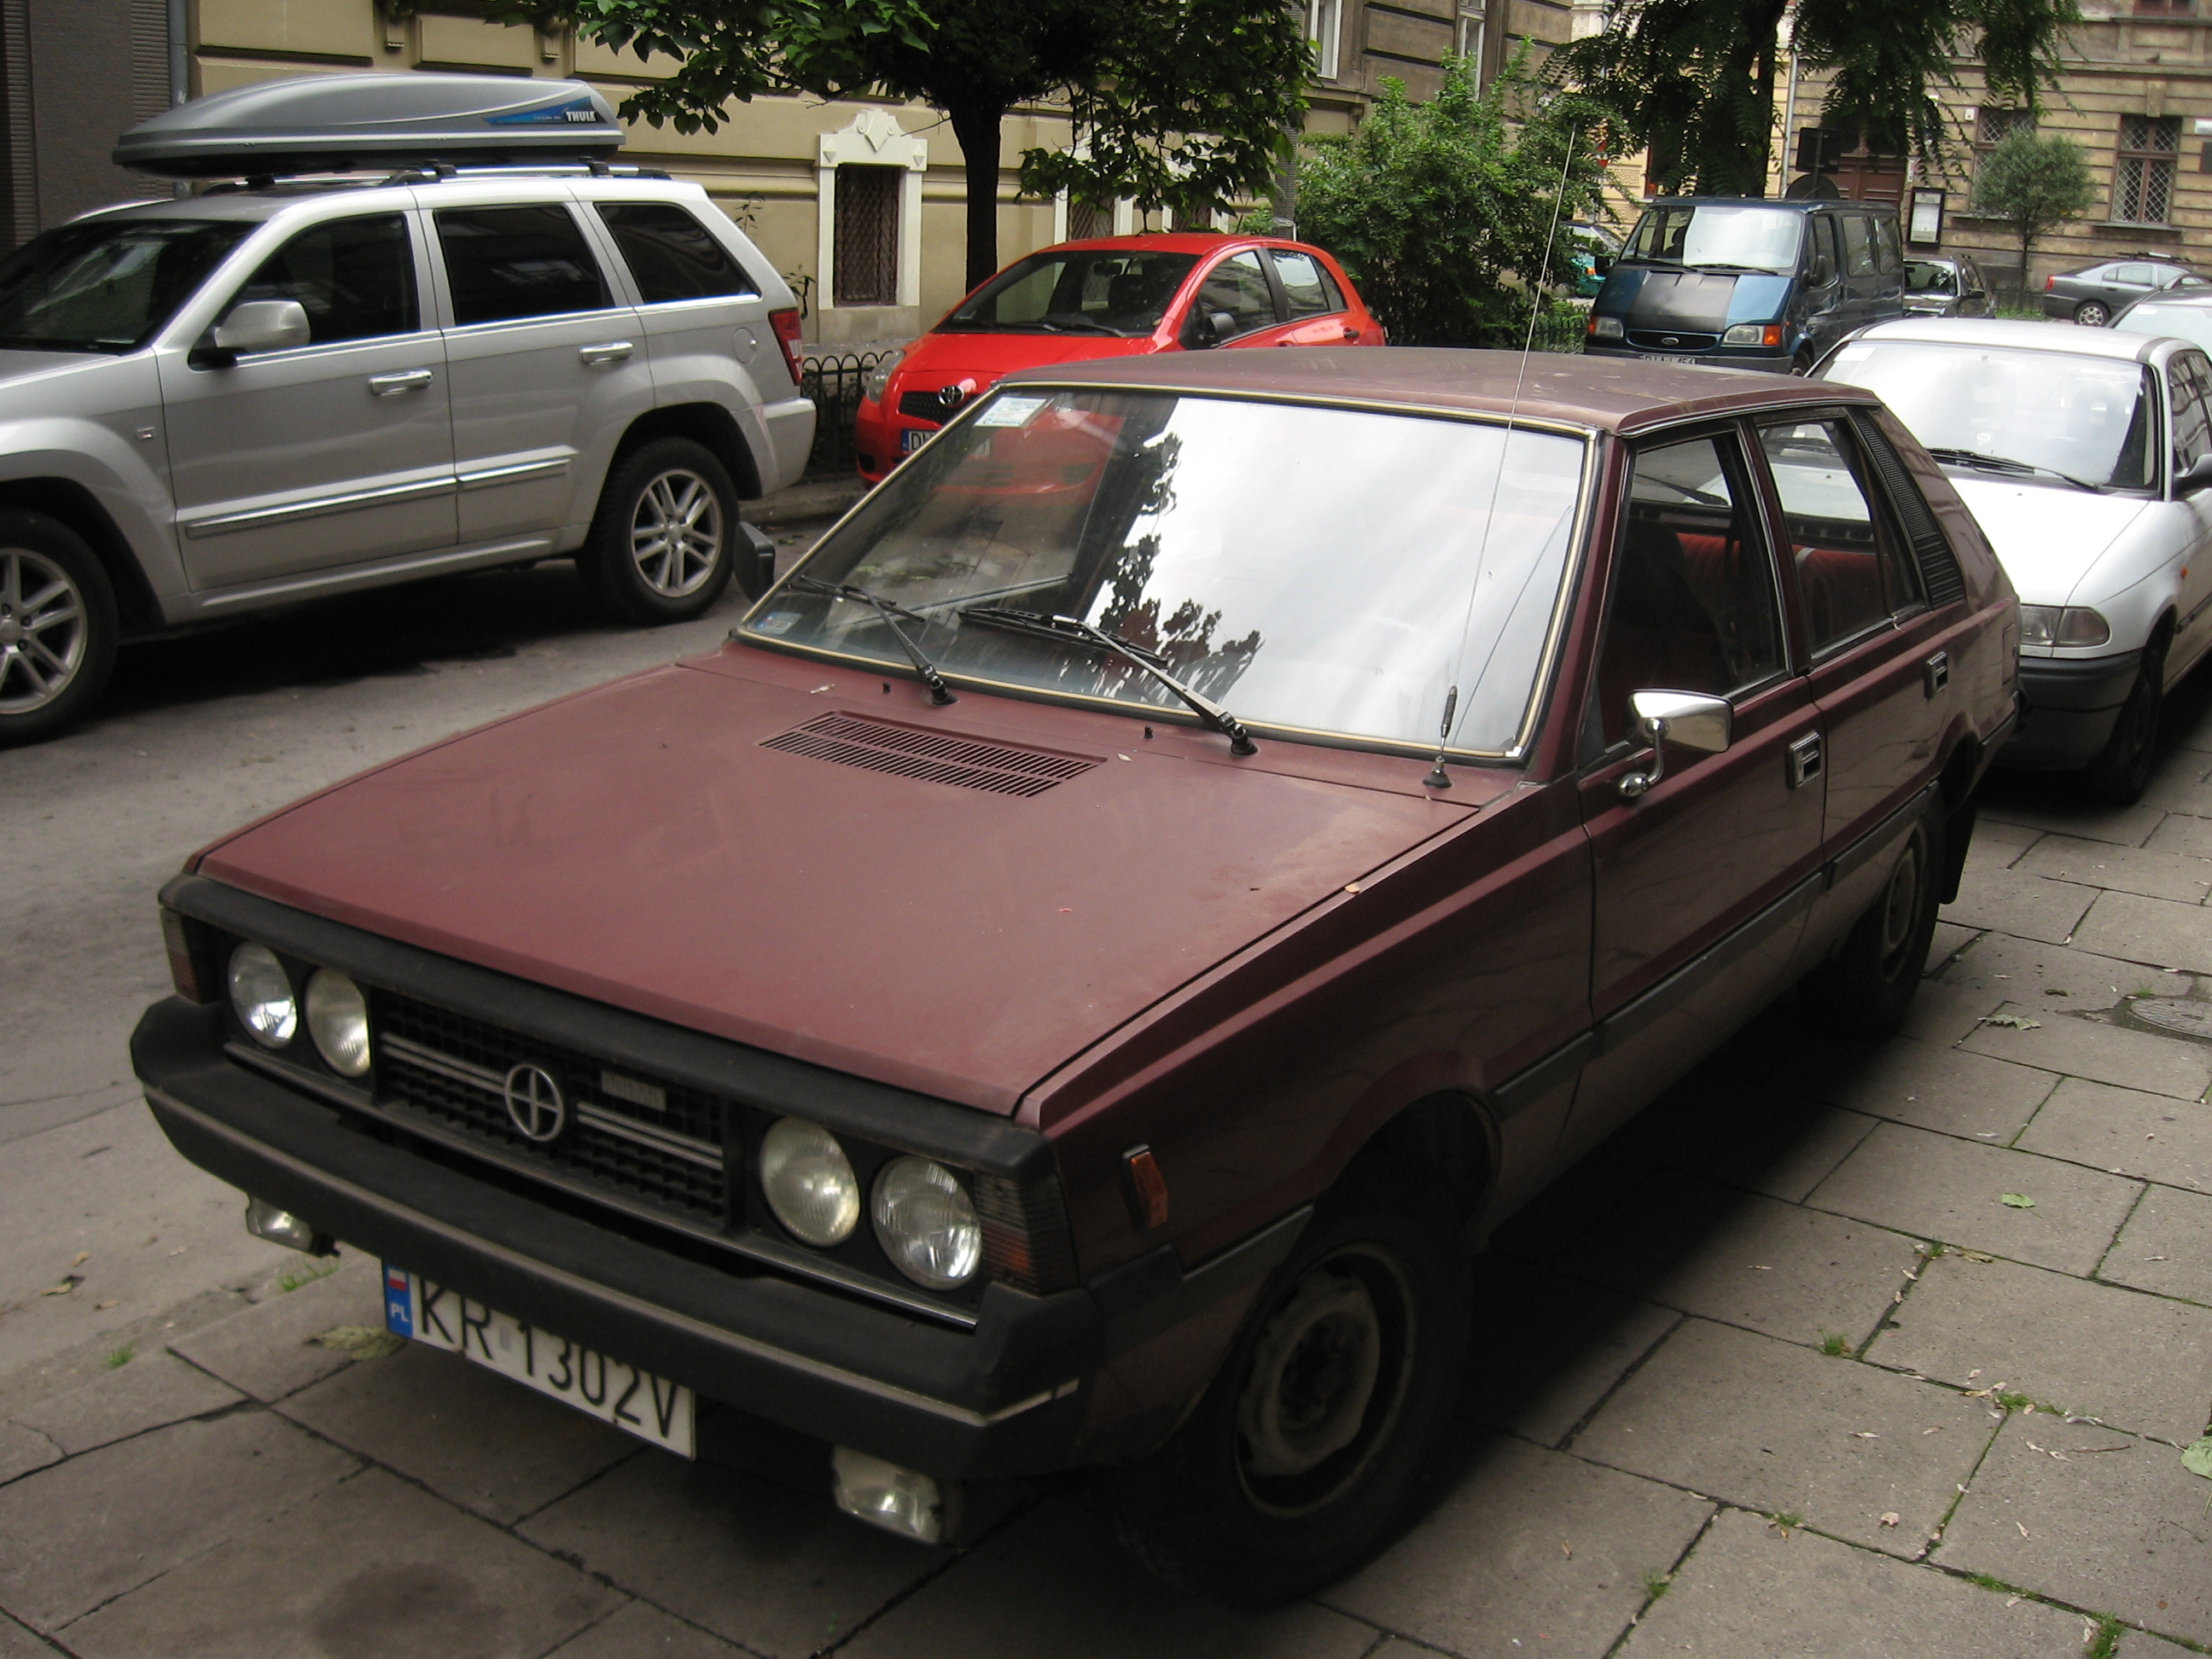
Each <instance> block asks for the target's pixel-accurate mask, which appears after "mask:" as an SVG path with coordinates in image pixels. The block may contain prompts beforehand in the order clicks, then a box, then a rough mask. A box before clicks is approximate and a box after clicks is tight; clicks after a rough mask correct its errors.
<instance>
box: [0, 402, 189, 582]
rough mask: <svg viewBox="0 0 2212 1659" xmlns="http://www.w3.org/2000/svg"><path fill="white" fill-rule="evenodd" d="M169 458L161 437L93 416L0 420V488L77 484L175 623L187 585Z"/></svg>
mask: <svg viewBox="0 0 2212 1659" xmlns="http://www.w3.org/2000/svg"><path fill="white" fill-rule="evenodd" d="M149 368H150V366H149ZM150 378H151V376H150V373H149V380H150ZM158 407H159V404H158V402H156V403H155V408H156V409H158ZM149 418H157V417H149ZM166 459H167V451H166V450H165V449H164V448H163V447H161V444H160V443H159V442H157V441H144V440H136V439H134V438H131V437H125V435H123V434H122V433H119V432H118V431H116V430H115V429H114V428H112V427H110V426H107V425H106V424H104V423H102V422H100V421H97V420H90V419H86V418H83V417H82V416H70V415H49V416H32V417H30V418H27V419H23V420H15V421H0V494H4V492H5V491H6V489H7V488H8V487H9V486H10V485H21V484H29V483H48V482H53V483H62V484H64V485H69V486H74V487H75V489H77V490H81V491H82V492H83V493H84V494H85V495H88V496H89V497H90V498H91V500H92V501H93V503H94V505H95V506H96V507H98V508H99V510H100V512H101V513H104V514H106V519H107V521H108V525H109V526H111V527H112V530H113V532H115V534H116V535H117V536H118V537H120V538H121V539H122V542H123V544H124V545H125V547H127V548H128V550H129V553H130V556H131V559H132V560H133V561H134V562H136V564H137V568H138V573H139V575H140V577H141V578H142V579H143V581H144V582H145V584H146V586H147V588H148V589H149V591H150V592H151V593H152V596H153V598H154V600H155V604H156V605H158V606H159V607H160V609H161V613H162V614H161V619H162V620H163V621H164V622H177V621H180V620H182V619H183V618H182V605H183V602H184V601H185V598H186V597H187V595H188V592H189V590H190V585H189V584H188V583H187V582H186V580H185V570H184V562H183V561H182V559H181V558H180V557H179V556H178V552H177V544H176V538H175V534H174V532H173V520H174V517H175V513H174V509H173V507H172V506H171V504H170V501H169V492H168V488H167V481H166V479H165V477H163V471H165V470H166V469H165V468H163V466H162V464H163V463H164V462H165V461H166ZM157 469H160V470H157ZM173 613H174V614H173Z"/></svg>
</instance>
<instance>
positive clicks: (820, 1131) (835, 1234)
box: [760, 1117, 860, 1246]
mask: <svg viewBox="0 0 2212 1659" xmlns="http://www.w3.org/2000/svg"><path fill="white" fill-rule="evenodd" d="M760 1183H761V1191H762V1192H763V1193H765V1194H767V1195H768V1206H769V1208H770V1209H771V1210H774V1211H775V1218H776V1219H777V1220H778V1221H781V1223H783V1225H785V1226H787V1227H788V1228H789V1229H790V1230H791V1231H793V1233H794V1234H796V1235H797V1236H798V1237H800V1238H803V1239H805V1241H806V1242H807V1243H809V1244H817V1245H823V1246H827V1245H831V1244H842V1243H844V1242H845V1241H846V1240H847V1239H848V1238H850V1237H852V1236H853V1229H854V1227H856V1226H858V1225H860V1182H858V1181H856V1180H854V1177H853V1163H852V1160H851V1159H850V1158H847V1157H846V1156H845V1149H844V1148H843V1147H842V1146H839V1145H838V1144H837V1137H836V1136H835V1135H833V1134H831V1133H829V1131H828V1130H827V1129H825V1128H823V1127H822V1126H821V1125H820V1124H818V1123H809V1122H808V1121H806V1120H805V1118H803V1117H787V1118H784V1119H782V1120H781V1121H779V1122H777V1123H776V1124H775V1127H773V1128H771V1129H769V1132H768V1133H766V1134H764V1135H763V1136H762V1137H761V1150H760Z"/></svg>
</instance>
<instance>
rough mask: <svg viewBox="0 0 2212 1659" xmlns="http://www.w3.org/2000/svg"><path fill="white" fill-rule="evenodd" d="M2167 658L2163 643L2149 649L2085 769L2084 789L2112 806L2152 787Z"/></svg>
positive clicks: (2128, 802)
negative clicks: (2106, 734) (2109, 733)
mask: <svg viewBox="0 0 2212 1659" xmlns="http://www.w3.org/2000/svg"><path fill="white" fill-rule="evenodd" d="M2165 682H2166V658H2165V654H2164V652H2163V650H2162V649H2154V650H2152V651H2149V652H2147V653H2144V656H2143V660H2142V667H2141V668H2139V669H2138V670H2136V683H2135V684H2133V685H2131V686H2130V687H2129V688H2128V700H2127V701H2126V702H2124V703H2122V704H2121V705H2120V715H2119V718H2118V720H2114V721H2113V722H2112V736H2111V737H2109V738H2106V739H2105V746H2104V747H2103V748H2102V749H2100V750H2098V751H2097V755H2096V758H2094V759H2093V760H2092V761H2091V762H2090V763H2088V764H2087V766H2085V767H2083V768H2082V769H2081V780H2080V782H2081V793H2083V794H2085V795H2087V796H2088V797H2089V798H2090V799H2092V800H2100V801H2103V802H2105V803H2106V804H2107V805H2112V806H2133V805H2135V804H2136V802H2137V801H2139V800H2141V799H2142V794H2143V791H2144V790H2146V789H2148V788H2149V787H2150V775H2151V772H2152V770H2153V769H2154V768H2155V766H2156V765H2157V763H2158V717H2159V714H2160V711H2161V710H2162V709H2163V708H2165V706H2166V688H2165Z"/></svg>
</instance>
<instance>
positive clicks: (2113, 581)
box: [2054, 501, 2197, 654]
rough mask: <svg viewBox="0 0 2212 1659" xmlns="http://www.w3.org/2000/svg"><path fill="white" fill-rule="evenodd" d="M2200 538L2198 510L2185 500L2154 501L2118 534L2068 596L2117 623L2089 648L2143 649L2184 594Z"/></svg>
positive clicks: (2097, 651) (2099, 651)
mask: <svg viewBox="0 0 2212 1659" xmlns="http://www.w3.org/2000/svg"><path fill="white" fill-rule="evenodd" d="M2196 546H2197V520H2196V515H2195V514H2194V513H2191V511H2190V509H2189V507H2188V506H2187V505H2186V503H2185V502H2181V501H2154V502H2151V503H2150V504H2149V505H2148V507H2146V508H2145V510H2144V511H2143V512H2142V514H2140V515H2139V516H2138V517H2137V518H2136V520H2134V521H2133V522H2132V523H2131V524H2130V525H2129V526H2128V527H2127V529H2126V530H2125V531H2124V532H2123V533H2122V534H2120V535H2119V536H2118V537H2116V538H2113V540H2112V543H2111V544H2110V545H2108V546H2107V547H2106V549H2105V550H2104V551H2103V552H2102V553H2100V554H2099V555H2098V556H2097V557H2096V558H2095V559H2094V560H2093V561H2092V562H2091V563H2090V565H2089V568H2087V570H2085V571H2083V572H2082V573H2081V580H2078V581H2076V582H2075V584H2074V587H2073V591H2072V592H2069V594H2068V595H2067V596H2066V603H2067V604H2068V605H2081V606H2086V607H2087V608H2088V609H2090V610H2093V611H2097V612H2098V613H2099V614H2100V616H2102V617H2104V618H2105V621H2106V623H2107V624H2109V625H2110V627H2111V628H2112V639H2111V641H2109V642H2107V643H2106V644H2105V645H2101V646H2096V647H2084V649H2085V651H2087V652H2090V653H2095V654H2106V653H2111V652H2114V651H2139V650H2141V649H2142V647H2144V646H2145V645H2146V644H2148V642H2149V641H2150V637H2151V635H2152V634H2153V632H2154V631H2155V630H2156V629H2157V627H2158V625H2159V621H2160V618H2161V617H2165V616H2167V615H2169V614H2171V613H2172V611H2173V609H2174V606H2175V605H2176V603H2177V601H2178V600H2179V597H2180V593H2181V571H2182V568H2183V567H2184V566H2185V565H2186V564H2187V563H2188V562H2189V558H2190V555H2191V551H2192V550H2193V549H2194V548H2195V547H2196ZM2054 654H2056V653H2054Z"/></svg>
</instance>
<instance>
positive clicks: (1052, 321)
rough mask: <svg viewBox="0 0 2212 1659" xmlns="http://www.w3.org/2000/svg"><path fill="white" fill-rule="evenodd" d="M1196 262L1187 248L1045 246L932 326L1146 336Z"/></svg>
mask: <svg viewBox="0 0 2212 1659" xmlns="http://www.w3.org/2000/svg"><path fill="white" fill-rule="evenodd" d="M1197 263H1198V260H1197V258H1196V257H1195V256H1194V255H1192V254H1188V253H1147V252H1137V253H1133V252H1128V251H1127V250H1125V249H1121V248H1074V249H1068V250H1054V249H1048V250H1047V251H1046V252H1042V253H1032V254H1031V255H1030V257H1029V258H1026V259H1021V260H1017V261H1016V262H1015V263H1014V264H1011V265H1009V266H1007V267H1006V270H1002V271H1000V273H999V274H998V275H997V276H994V277H993V278H992V279H991V280H990V281H989V282H987V283H984V284H983V286H982V287H981V288H980V289H977V290H976V292H975V298H974V299H972V300H969V301H968V302H967V303H966V304H964V305H963V306H962V307H960V308H959V309H958V310H957V311H956V312H954V313H952V314H951V316H950V317H948V318H946V319H945V320H944V321H943V322H941V323H939V325H937V326H938V329H939V331H940V332H942V333H947V334H963V333H998V334H1114V335H1121V336H1124V337H1127V336H1131V335H1142V334H1150V333H1151V332H1152V331H1153V330H1154V329H1156V328H1158V326H1159V325H1160V322H1161V319H1163V318H1164V317H1165V316H1166V315H1167V310H1168V306H1169V303H1170V301H1173V300H1174V298H1175V296H1176V289H1180V288H1181V287H1182V284H1183V279H1184V278H1185V277H1187V276H1189V275H1190V269H1191V267H1192V266H1193V265H1194V264H1197Z"/></svg>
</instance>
